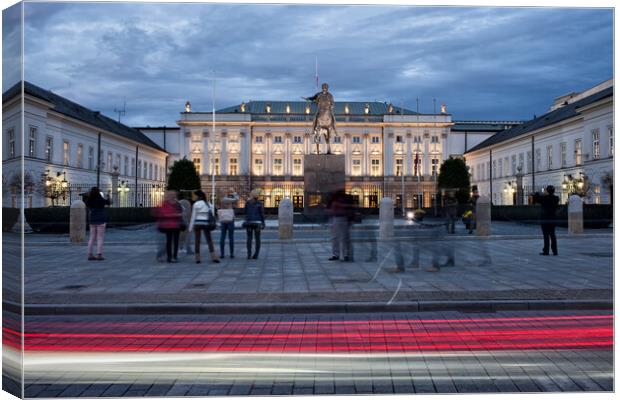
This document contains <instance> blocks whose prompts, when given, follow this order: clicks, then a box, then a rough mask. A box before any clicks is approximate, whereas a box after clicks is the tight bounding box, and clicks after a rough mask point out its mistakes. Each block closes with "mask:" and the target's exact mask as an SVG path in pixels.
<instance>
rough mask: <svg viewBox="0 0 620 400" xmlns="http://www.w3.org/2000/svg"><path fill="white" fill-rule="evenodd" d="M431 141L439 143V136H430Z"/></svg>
mask: <svg viewBox="0 0 620 400" xmlns="http://www.w3.org/2000/svg"><path fill="white" fill-rule="evenodd" d="M431 143H439V136H431Z"/></svg>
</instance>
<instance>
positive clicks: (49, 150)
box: [45, 136, 92, 168]
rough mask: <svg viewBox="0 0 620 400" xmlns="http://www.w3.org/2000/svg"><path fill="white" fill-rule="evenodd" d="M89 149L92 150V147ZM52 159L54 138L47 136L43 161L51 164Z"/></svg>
mask: <svg viewBox="0 0 620 400" xmlns="http://www.w3.org/2000/svg"><path fill="white" fill-rule="evenodd" d="M90 149H91V150H92V147H91V148H90ZM53 157H54V138H53V137H51V136H48V137H46V138H45V160H46V161H49V162H52V158H53ZM91 168H92V167H91Z"/></svg>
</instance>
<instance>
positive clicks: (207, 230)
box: [189, 189, 220, 264]
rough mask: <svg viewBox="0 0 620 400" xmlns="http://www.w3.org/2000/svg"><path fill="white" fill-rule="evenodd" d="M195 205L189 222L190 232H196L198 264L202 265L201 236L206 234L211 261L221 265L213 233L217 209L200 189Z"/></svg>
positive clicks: (195, 241)
mask: <svg viewBox="0 0 620 400" xmlns="http://www.w3.org/2000/svg"><path fill="white" fill-rule="evenodd" d="M192 197H193V199H194V205H193V206H192V217H191V218H190V222H189V231H190V232H191V231H194V253H195V256H196V264H200V262H201V260H200V234H201V232H204V236H205V240H206V241H207V245H208V246H209V254H210V255H211V261H213V262H214V263H219V262H220V260H219V258H218V257H217V254H215V247H214V246H213V239H212V238H211V231H213V230H215V228H216V222H215V207H213V204H211V203H210V202H209V201H207V196H206V195H205V193H204V192H203V191H202V190H200V189H198V190H196V191H194V193H193V196H192Z"/></svg>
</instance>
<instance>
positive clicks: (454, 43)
mask: <svg viewBox="0 0 620 400" xmlns="http://www.w3.org/2000/svg"><path fill="white" fill-rule="evenodd" d="M612 30H613V11H612V10H611V9H575V8H570V9H569V8H482V7H471V8H465V7H405V6H394V7H383V6H311V5H308V6H284V5H224V4H220V5H209V4H161V3H160V4H157V3H151V4H148V3H144V4H135V3H120V4H119V3H82V4H57V3H49V4H38V3H26V30H25V32H26V35H25V43H26V79H28V80H30V81H32V82H33V83H35V84H38V85H41V86H44V87H46V88H50V89H52V90H56V91H57V92H58V93H59V94H61V95H64V96H67V97H70V98H71V99H74V100H76V101H78V102H80V103H82V104H84V105H86V106H88V107H91V108H93V109H99V110H101V111H102V112H104V113H108V114H111V115H112V111H113V109H114V106H115V105H117V106H118V105H119V104H120V103H121V102H122V99H123V98H124V97H125V98H126V99H127V109H128V113H127V116H126V117H125V122H127V123H128V124H131V125H146V124H149V125H159V124H168V125H171V124H174V121H176V119H178V112H179V111H180V110H181V109H182V107H183V104H184V103H185V101H186V100H190V101H191V102H192V104H193V107H194V109H197V110H205V111H208V110H210V109H211V101H212V99H211V84H212V77H213V72H212V71H213V70H214V69H215V76H216V77H217V85H216V89H217V95H216V101H217V104H216V107H225V106H229V105H232V104H236V103H239V102H241V100H246V101H247V100H258V99H272V100H286V99H290V100H297V99H299V97H300V96H305V95H309V94H312V93H313V91H314V90H315V87H314V73H315V71H314V69H315V57H318V59H319V75H320V78H321V81H327V82H329V83H330V84H331V87H332V89H333V93H334V95H335V97H336V99H337V100H358V101H371V100H381V101H392V102H394V103H395V104H398V105H400V104H401V103H404V105H405V106H408V107H410V108H415V104H416V98H420V99H421V101H420V103H421V111H426V112H430V111H432V104H433V103H432V99H433V98H435V99H437V104H438V105H439V104H440V103H442V102H445V103H446V104H447V105H448V110H449V111H450V112H452V113H453V114H454V116H455V118H459V119H524V118H529V117H531V116H532V115H533V114H540V113H542V112H543V111H544V110H546V109H547V107H548V106H549V105H550V102H551V101H552V98H553V97H556V96H558V95H561V94H564V93H567V92H571V91H577V90H581V89H585V88H587V87H589V86H592V85H594V84H596V83H599V82H601V81H603V80H605V79H608V78H610V77H612V74H613V70H612V53H613V48H612V43H613V41H612V35H613V32H612ZM5 38H6V36H5ZM43 66H44V68H43ZM5 71H6V69H5ZM3 78H4V77H3Z"/></svg>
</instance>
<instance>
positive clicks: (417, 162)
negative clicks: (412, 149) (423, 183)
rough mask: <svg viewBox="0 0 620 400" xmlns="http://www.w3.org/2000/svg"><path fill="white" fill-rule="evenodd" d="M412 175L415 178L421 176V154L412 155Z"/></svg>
mask: <svg viewBox="0 0 620 400" xmlns="http://www.w3.org/2000/svg"><path fill="white" fill-rule="evenodd" d="M413 173H414V175H415V176H420V175H422V154H420V153H415V154H414V155H413Z"/></svg>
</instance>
